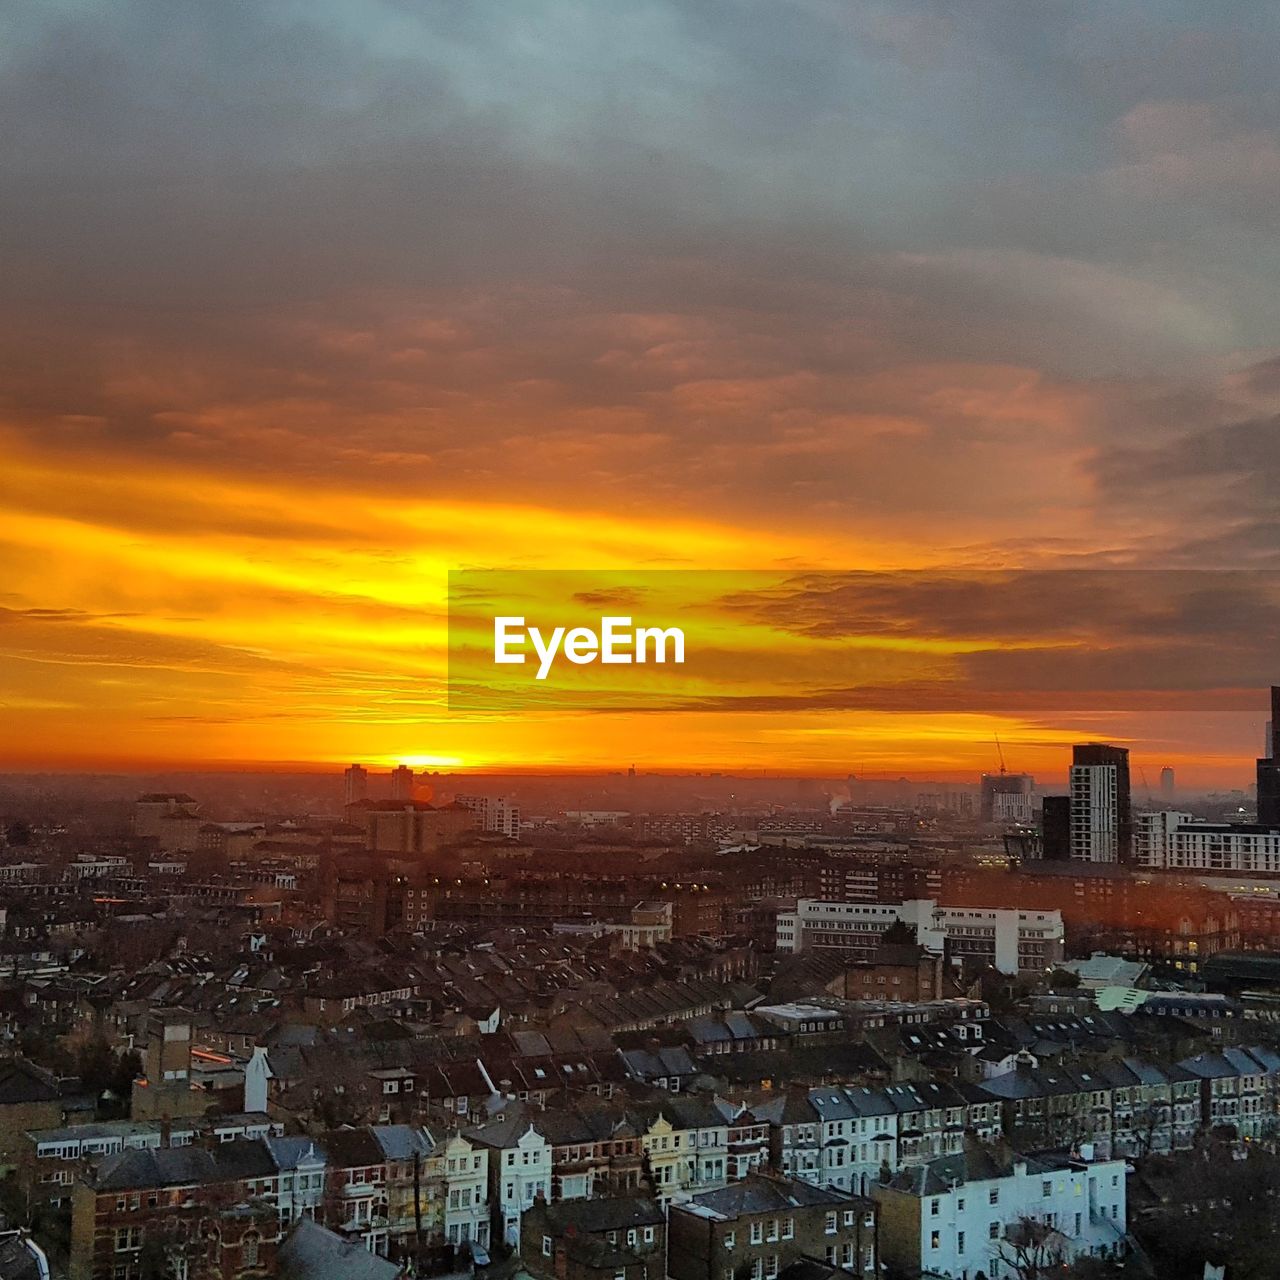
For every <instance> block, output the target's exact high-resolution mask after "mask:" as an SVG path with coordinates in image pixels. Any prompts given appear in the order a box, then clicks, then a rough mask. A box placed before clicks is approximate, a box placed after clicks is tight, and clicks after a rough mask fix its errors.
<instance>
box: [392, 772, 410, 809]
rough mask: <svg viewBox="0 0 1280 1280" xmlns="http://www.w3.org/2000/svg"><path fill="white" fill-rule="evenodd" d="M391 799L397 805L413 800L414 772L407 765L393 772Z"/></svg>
mask: <svg viewBox="0 0 1280 1280" xmlns="http://www.w3.org/2000/svg"><path fill="white" fill-rule="evenodd" d="M391 799H392V800H394V801H396V802H397V803H405V802H407V801H410V800H412V799H413V770H412V769H410V768H409V766H408V765H407V764H402V765H400V766H399V767H398V768H395V769H392V770H391Z"/></svg>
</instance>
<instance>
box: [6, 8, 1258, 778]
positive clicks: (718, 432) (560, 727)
mask: <svg viewBox="0 0 1280 1280" xmlns="http://www.w3.org/2000/svg"><path fill="white" fill-rule="evenodd" d="M0 4H2V5H3V11H4V14H5V30H6V39H5V41H4V42H3V44H2V45H0V118H3V120H4V127H3V128H2V129H0V171H3V173H4V175H5V177H4V179H3V181H2V182H0V568H2V570H3V573H2V576H0V767H3V768H9V769H25V768H32V769H36V768H39V769H43V768H81V767H95V768H96V767H112V768H128V767H153V766H155V765H157V764H164V763H170V764H173V765H175V766H176V765H183V766H190V765H202V764H210V763H215V764H235V763H284V762H289V763H314V764H316V765H336V764H339V763H343V762H346V761H349V760H365V761H367V762H371V763H377V764H387V763H390V762H394V761H396V760H400V759H413V760H414V761H417V762H422V763H428V762H438V763H441V764H444V765H448V766H455V765H456V766H462V767H472V768H483V767H486V766H493V767H509V766H519V767H538V766H543V765H546V766H556V767H583V766H587V765H593V766H594V765H604V766H609V767H617V766H618V765H620V764H621V765H624V766H625V765H626V764H628V763H631V762H633V761H634V762H637V763H639V764H640V765H641V766H642V767H654V766H659V765H668V766H673V767H686V766H687V767H698V768H705V767H724V768H734V767H754V768H762V767H768V768H779V769H794V770H812V771H820V772H829V773H835V774H844V773H847V772H849V771H850V770H852V769H855V768H865V769H867V770H868V771H872V772H875V771H886V772H892V773H895V774H896V773H899V772H913V773H916V774H923V773H926V772H933V773H940V774H954V775H955V776H969V775H971V774H973V773H975V772H976V771H977V770H979V769H986V768H990V767H992V766H993V764H994V759H993V747H992V739H993V736H994V734H995V733H996V732H999V733H1000V736H1001V740H1002V741H1003V742H1004V743H1005V750H1006V753H1007V754H1008V755H1009V756H1010V757H1011V762H1012V763H1014V764H1016V765H1017V766H1019V767H1026V768H1030V769H1032V770H1033V771H1037V770H1038V771H1041V772H1044V773H1046V774H1050V773H1053V772H1055V771H1056V772H1058V773H1061V771H1062V769H1063V768H1064V766H1065V762H1066V757H1065V747H1066V744H1069V743H1070V742H1071V741H1073V740H1076V739H1078V738H1080V737H1082V736H1100V737H1109V738H1114V739H1115V740H1117V741H1124V742H1127V743H1129V744H1130V745H1131V746H1132V747H1133V749H1134V751H1135V755H1136V756H1137V757H1139V758H1141V759H1143V760H1145V761H1146V763H1147V765H1148V766H1149V767H1151V768H1158V767H1159V765H1160V764H1164V763H1174V764H1176V765H1177V766H1178V767H1179V770H1180V775H1181V776H1184V777H1186V779H1187V780H1188V781H1197V780H1198V781H1203V782H1204V783H1206V784H1209V783H1214V784H1216V783H1219V782H1228V781H1231V782H1234V783H1236V784H1239V785H1243V784H1244V783H1246V782H1247V781H1248V779H1249V772H1250V769H1249V763H1250V761H1251V759H1252V757H1253V756H1254V755H1256V754H1257V751H1258V749H1259V747H1260V743H1261V721H1262V719H1263V716H1264V714H1265V712H1264V709H1263V705H1262V697H1261V694H1260V686H1261V685H1262V684H1265V683H1267V682H1269V680H1270V679H1271V678H1274V679H1276V680H1277V682H1280V652H1277V651H1280V645H1277V644H1275V643H1274V638H1275V636H1276V628H1277V622H1278V621H1280V607H1277V606H1276V605H1275V603H1274V602H1273V601H1272V599H1271V597H1269V596H1268V597H1266V599H1265V600H1261V599H1258V598H1256V597H1255V596H1254V595H1253V594H1252V590H1251V589H1250V590H1241V591H1237V590H1235V589H1233V588H1227V587H1224V586H1223V581H1224V580H1223V579H1220V578H1218V577H1216V576H1213V575H1210V578H1211V580H1212V582H1213V584H1214V585H1213V588H1212V591H1211V592H1210V594H1209V595H1208V596H1206V597H1205V598H1204V599H1203V600H1201V601H1200V602H1199V603H1198V604H1197V606H1196V609H1195V610H1194V611H1192V612H1193V613H1194V617H1192V616H1191V614H1187V615H1180V621H1179V623H1178V625H1177V626H1172V627H1170V628H1168V629H1167V630H1166V629H1165V628H1164V627H1162V626H1160V625H1154V624H1153V625H1150V626H1147V627H1145V629H1144V631H1143V643H1144V646H1145V647H1144V653H1146V654H1147V657H1148V658H1150V657H1151V655H1152V654H1153V653H1155V652H1156V651H1157V650H1159V649H1160V648H1161V646H1162V645H1163V646H1164V647H1165V648H1167V649H1168V650H1169V652H1170V654H1171V655H1172V656H1171V658H1170V661H1169V662H1168V663H1167V664H1164V663H1156V664H1155V665H1157V666H1159V667H1160V670H1161V671H1162V672H1165V673H1166V674H1168V673H1172V674H1169V679H1170V680H1171V682H1172V686H1173V687H1174V688H1175V689H1177V690H1180V691H1181V695H1180V696H1178V697H1172V698H1171V697H1168V696H1158V693H1153V694H1152V696H1151V697H1149V698H1146V699H1144V698H1143V697H1142V696H1140V695H1141V690H1140V688H1139V686H1140V685H1141V684H1142V680H1141V679H1140V678H1138V676H1137V675H1135V674H1134V673H1133V672H1130V673H1129V674H1128V675H1127V676H1126V677H1125V679H1123V680H1120V679H1118V678H1117V679H1116V680H1113V681H1111V682H1110V683H1108V682H1106V681H1103V682H1101V687H1100V688H1095V689H1093V690H1087V689H1086V687H1087V686H1088V685H1090V684H1091V683H1093V677H1092V673H1091V674H1090V676H1088V677H1086V676H1084V675H1080V676H1079V677H1078V678H1076V677H1073V679H1075V680H1076V683H1074V684H1070V683H1069V682H1068V683H1069V687H1070V688H1071V689H1081V690H1086V691H1088V692H1090V694H1091V695H1093V694H1096V696H1093V697H1092V702H1091V704H1090V705H1083V704H1084V702H1088V701H1089V699H1087V698H1084V697H1083V694H1082V695H1081V696H1079V697H1072V698H1068V699H1066V700H1060V701H1059V703H1058V705H1057V706H1056V707H1055V706H1050V705H1045V704H1039V705H1037V704H1035V703H1034V702H1033V701H1027V702H1025V703H1024V704H1019V703H1018V701H1017V700H1016V699H1009V698H993V699H992V701H991V703H990V705H987V706H982V705H977V704H976V701H974V700H972V699H971V700H970V701H969V702H966V703H965V704H964V705H951V706H948V707H943V708H939V707H938V706H937V705H935V704H933V703H929V702H927V700H922V701H920V703H919V704H918V705H916V706H912V705H911V704H910V701H909V699H902V698H898V699H896V700H895V701H894V703H893V705H889V704H888V703H886V702H883V701H882V702H878V703H876V705H873V706H851V705H849V704H848V703H847V702H842V701H841V700H840V699H838V698H830V697H821V696H816V697H813V698H810V700H809V702H808V704H807V705H798V704H795V703H792V704H790V705H787V706H785V707H773V706H771V705H770V702H769V699H770V697H771V696H772V695H773V694H774V693H775V692H776V689H775V687H774V684H773V675H772V672H770V671H768V670H761V671H760V672H759V673H758V677H757V678H756V679H757V684H758V687H756V688H754V689H753V690H752V693H753V696H754V698H755V701H754V702H753V703H752V704H751V705H750V706H749V707H746V708H745V709H731V708H729V707H727V706H718V705H717V706H714V707H709V708H708V709H703V710H699V711H676V710H659V711H652V712H647V713H635V714H623V713H610V714H599V713H596V714H592V713H567V712H563V711H560V712H552V711H548V712H547V713H546V714H536V713H535V714H524V715H520V716H516V717H510V718H507V719H502V718H497V717H491V716H469V715H467V714H466V713H465V712H461V711H457V710H454V711H452V712H451V711H450V709H449V707H448V706H447V697H446V688H445V674H446V671H445V643H446V634H447V617H446V609H445V605H446V574H447V572H448V571H449V570H450V569H458V568H520V569H528V568H556V569H561V570H570V569H591V570H607V571H614V572H618V573H621V572H622V571H633V572H634V571H642V570H655V569H699V570H709V569H714V570H725V569H743V570H785V571H786V572H787V573H788V574H797V575H799V574H802V572H803V571H808V570H832V571H837V570H862V569H886V570H887V569H920V568H931V569H932V568H938V567H951V566H963V567H966V568H988V567H1002V568H1015V567H1016V568H1024V569H1051V568H1052V569H1061V568H1070V569H1084V568H1087V569H1098V570H1103V569H1114V568H1128V567H1139V568H1144V569H1172V568H1179V569H1181V568H1197V569H1227V568H1232V569H1234V568H1249V569H1280V511H1278V510H1277V497H1276V495H1277V493H1280V427H1278V423H1280V417H1278V416H1277V414H1278V412H1280V255H1278V253H1277V244H1280V90H1278V89H1277V87H1276V76H1275V50H1276V38H1277V36H1278V35H1280V30H1278V29H1277V28H1278V27H1280V12H1278V11H1277V8H1276V6H1275V5H1273V4H1269V3H1262V2H1261V0H1258V2H1257V3H1252V2H1250V0H1241V2H1240V3H1236V4H1232V5H1230V6H1217V5H1209V4H1205V3H1203V0H1200V2H1199V3H1190V2H1188V3H1184V4H1176V3H1142V4H1128V5H1118V4H1116V3H1114V0H1106V2H1105V3H1096V4H1094V3H1074V2H1071V0H1068V2H1066V3H1062V4H1053V5H1032V4H1026V3H1022V2H1013V0H1009V2H1007V3H985V2H983V0H974V2H973V3H966V4H962V5H956V4H954V3H943V2H942V0H938V3H906V2H903V3H885V4H880V3H874V2H871V3H850V2H845V0H767V2H765V0H761V2H759V3H756V2H754V0H734V3H718V2H717V0H703V2H700V3H696V4H688V3H684V4H679V3H674V2H658V0H631V2H630V3H628V4H625V5H610V4H600V3H591V2H589V0H578V2H576V3H570V2H567V0H564V2H556V0H521V2H520V3H518V4H498V3H492V4H486V3H477V2H476V0H453V2H447V0H441V2H439V3H436V2H434V0H400V2H390V0H384V2H378V0H363V2H362V3H358V4H357V3H352V2H351V0H344V2H342V3H337V2H335V0H305V2H304V0H298V2H297V3H286V2H284V0H264V2H263V3H254V4H210V3H208V2H207V0H110V2H108V0H48V2H47V3H42V4H25V5H23V4H17V3H8V4H4V3H3V0H0ZM797 580H799V579H797ZM1059 581H1060V580H1059ZM804 598H805V599H808V600H809V601H810V603H812V599H811V597H809V596H805V597H804ZM1087 598H1088V593H1085V594H1079V595H1073V594H1072V593H1066V594H1060V593H1058V592H1057V591H1056V590H1037V591H1032V592H1030V593H1029V594H1027V595H1026V596H1025V597H1023V600H1022V604H1021V605H1020V606H1019V607H1018V608H1017V609H1015V610H1013V611H1011V614H1012V616H1010V614H1006V613H1005V612H1004V611H1003V610H1002V609H1001V608H992V607H989V608H987V609H986V610H985V611H984V613H983V615H982V625H983V628H984V635H983V640H984V644H987V645H988V648H989V649H990V647H991V644H992V641H993V637H994V640H995V641H998V640H999V634H998V628H999V627H1000V626H1001V625H1008V626H1013V627H1015V628H1016V629H1018V635H1019V636H1021V637H1022V638H1023V639H1025V637H1026V634H1027V630H1028V627H1029V625H1030V622H1029V619H1030V621H1034V623H1035V626H1034V628H1032V629H1033V630H1035V632H1036V633H1037V635H1039V636H1040V637H1041V638H1042V639H1043V638H1044V637H1062V636H1075V637H1076V638H1077V639H1078V630H1075V629H1073V624H1074V623H1075V622H1076V620H1077V619H1078V614H1079V611H1082V610H1083V611H1085V612H1087V605H1086V600H1087ZM717 599H718V597H717ZM899 603H901V602H899ZM793 604H794V599H793V597H792V596H791V595H788V597H787V606H786V608H785V609H780V610H775V612H774V613H773V614H772V615H770V616H769V617H768V618H767V619H760V618H756V619H755V621H756V622H758V623H759V624H760V625H762V626H764V625H766V624H767V626H768V627H770V628H772V629H773V634H774V636H775V637H776V640H777V650H778V652H779V653H782V652H784V651H785V650H786V649H787V646H788V645H789V644H790V643H791V641H792V638H793V637H794V636H795V634H796V633H797V629H798V630H799V631H803V630H804V626H805V625H806V623H805V619H804V618H801V619H800V621H799V623H797V618H796V616H795V615H794V614H793V612H792V605H793ZM716 607H717V608H720V607H727V606H725V605H724V602H723V601H721V602H720V604H718V605H717V606H716ZM885 607H886V608H887V607H888V606H887V605H886V606H885ZM904 607H905V606H904ZM726 616H730V615H728V614H726ZM906 616H907V618H908V623H909V625H905V626H904V629H903V630H902V632H901V633H900V634H899V635H898V640H899V641H900V642H902V643H904V644H915V643H916V641H917V640H918V641H919V645H920V647H921V651H923V649H924V648H926V647H927V645H926V642H927V643H928V644H934V645H937V644H939V643H942V642H946V643H945V645H944V647H946V648H947V649H948V651H951V650H954V649H955V647H956V645H957V644H959V643H960V640H962V639H963V638H964V637H965V636H972V634H973V627H974V625H975V620H974V618H973V617H972V616H969V615H968V613H967V611H966V609H964V608H960V607H959V606H958V605H957V604H956V602H955V601H954V600H953V601H951V602H950V603H948V602H946V601H938V602H934V603H933V604H931V605H930V608H929V609H928V610H927V611H921V612H919V613H917V614H913V613H912V612H911V610H910V609H908V610H907V614H906ZM1160 616H1161V617H1163V616H1164V615H1163V614H1161V615H1160ZM1154 617H1155V615H1154V614H1152V615H1148V616H1147V621H1148V623H1150V622H1151V621H1152V618H1154ZM1002 620H1003V621H1002ZM808 621H809V623H810V624H811V622H812V619H811V618H810V619H809V620H808ZM1112 621H1113V622H1114V619H1112ZM926 624H927V625H926ZM993 628H994V629H995V630H992V629H993ZM1090 634H1091V635H1093V634H1096V633H1094V632H1093V631H1090ZM1189 636H1192V637H1194V638H1195V639H1194V642H1193V641H1192V640H1189V639H1188V637H1189ZM1241 637H1244V639H1243V640H1241ZM828 639H831V637H830V636H828ZM1237 643H1240V644H1241V645H1242V648H1241V653H1244V651H1245V650H1247V653H1248V657H1247V660H1246V659H1245V658H1243V657H1242V658H1240V660H1239V661H1238V662H1236V661H1234V660H1232V661H1228V662H1224V664H1223V665H1224V670H1222V671H1217V670H1212V669H1209V668H1211V667H1212V662H1211V661H1210V657H1209V655H1211V654H1212V653H1214V652H1217V653H1219V654H1222V653H1234V652H1235V648H1236V645H1237ZM997 647H998V646H997ZM1077 647H1078V646H1077ZM765 648H766V649H767V648H768V645H766V646H765ZM1268 650H1270V651H1271V652H1276V660H1275V661H1276V670H1275V671H1274V672H1268V671H1267V670H1266V654H1267V652H1268ZM833 652H835V653H836V654H837V659H838V655H839V652H840V650H839V646H838V645H836V647H835V649H834V650H833ZM1152 661H1153V662H1154V661H1155V660H1154V659H1152ZM837 666H838V661H837ZM1047 669H1048V667H1044V668H1041V669H1040V676H1041V677H1043V675H1044V671H1045V670H1047ZM1147 670H1150V668H1145V667H1144V671H1147ZM1197 673H1200V674H1197ZM828 674H830V673H828ZM836 674H838V672H837V673H836ZM836 683H838V680H836V679H835V676H834V675H830V678H828V677H827V676H824V678H823V679H822V680H821V681H817V682H816V684H815V687H817V685H821V687H822V688H823V689H826V690H829V689H830V688H831V687H832V686H833V685H834V684H836ZM1220 686H1221V687H1223V688H1226V687H1228V686H1229V687H1230V688H1231V689H1233V690H1236V692H1234V693H1232V694H1231V696H1229V697H1224V698H1223V699H1222V700H1221V701H1218V700H1217V699H1216V698H1215V697H1214V696H1211V695H1212V693H1213V691H1214V690H1216V689H1217V688H1219V687H1220ZM1121 687H1123V688H1124V697H1118V696H1112V695H1114V694H1116V691H1117V690H1118V689H1120V688H1121ZM737 688H738V689H739V690H741V688H742V679H741V675H740V674H739V676H738V677H737ZM1255 690H1257V693H1256V696H1255V693H1254V692H1253V691H1255ZM1049 701H1050V702H1052V699H1050V700H1049ZM1255 701H1256V704H1257V707H1256V711H1254V710H1249V708H1250V707H1251V706H1252V705H1253V703H1254V702H1255ZM971 702H972V703H973V705H970V703H971ZM1071 704H1077V705H1071Z"/></svg>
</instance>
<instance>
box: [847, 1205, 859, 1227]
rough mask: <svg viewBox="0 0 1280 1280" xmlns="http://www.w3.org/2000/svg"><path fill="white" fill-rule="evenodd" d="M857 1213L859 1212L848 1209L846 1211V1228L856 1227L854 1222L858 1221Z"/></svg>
mask: <svg viewBox="0 0 1280 1280" xmlns="http://www.w3.org/2000/svg"><path fill="white" fill-rule="evenodd" d="M857 1212H858V1211H857V1210H856V1209H846V1210H845V1211H844V1225H845V1226H846V1227H851V1226H853V1225H854V1222H855V1221H856V1215H857Z"/></svg>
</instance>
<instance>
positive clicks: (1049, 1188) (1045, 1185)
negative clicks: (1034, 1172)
mask: <svg viewBox="0 0 1280 1280" xmlns="http://www.w3.org/2000/svg"><path fill="white" fill-rule="evenodd" d="M1040 1194H1041V1195H1042V1196H1044V1198H1045V1199H1046V1200H1047V1199H1048V1198H1049V1197H1050V1196H1051V1195H1053V1183H1052V1182H1049V1181H1047V1180H1046V1181H1045V1182H1042V1183H1041V1184H1040Z"/></svg>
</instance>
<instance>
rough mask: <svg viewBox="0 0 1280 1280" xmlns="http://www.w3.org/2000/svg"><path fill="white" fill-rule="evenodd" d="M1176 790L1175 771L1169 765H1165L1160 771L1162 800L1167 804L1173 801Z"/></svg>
mask: <svg viewBox="0 0 1280 1280" xmlns="http://www.w3.org/2000/svg"><path fill="white" fill-rule="evenodd" d="M1175 789H1176V788H1175V786H1174V781H1173V770H1172V769H1171V768H1169V766H1168V765H1165V767H1164V768H1163V769H1161V770H1160V798H1161V800H1164V801H1166V802H1167V801H1170V800H1172V799H1173V793H1174V790H1175Z"/></svg>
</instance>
